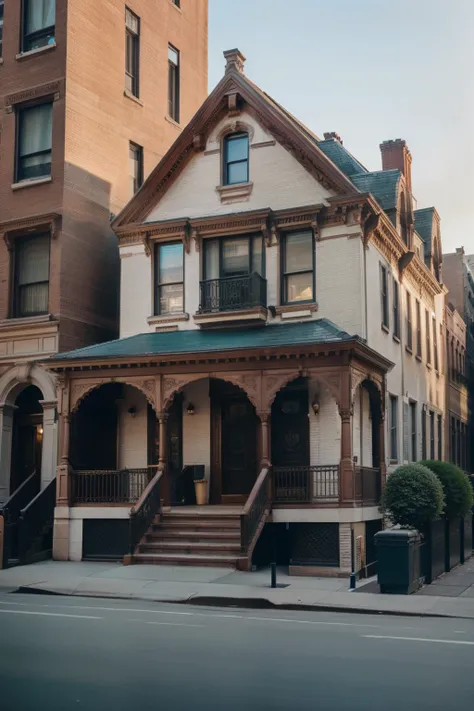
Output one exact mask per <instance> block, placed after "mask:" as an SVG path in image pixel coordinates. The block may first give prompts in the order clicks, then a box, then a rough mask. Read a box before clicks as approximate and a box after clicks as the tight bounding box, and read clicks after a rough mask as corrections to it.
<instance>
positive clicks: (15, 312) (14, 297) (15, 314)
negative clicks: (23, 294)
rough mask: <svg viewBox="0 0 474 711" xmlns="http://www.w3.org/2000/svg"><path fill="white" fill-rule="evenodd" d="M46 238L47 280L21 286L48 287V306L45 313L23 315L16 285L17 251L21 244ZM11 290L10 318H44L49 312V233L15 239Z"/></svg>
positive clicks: (18, 262)
mask: <svg viewBox="0 0 474 711" xmlns="http://www.w3.org/2000/svg"><path fill="white" fill-rule="evenodd" d="M41 237H47V238H48V279H47V280H42V281H32V282H29V283H28V284H26V285H25V284H23V285H22V287H25V286H33V285H38V284H47V285H48V306H47V308H46V310H45V311H35V312H28V313H23V312H22V311H21V309H20V304H21V299H20V291H21V288H22V287H20V285H19V283H18V272H19V266H20V258H19V249H20V247H21V245H22V244H25V243H27V242H34V241H35V240H37V239H38V238H41ZM11 273H12V289H11V301H10V314H11V318H32V317H34V316H44V315H46V314H48V313H49V312H50V308H49V299H50V283H51V234H50V233H49V232H38V233H37V234H34V235H22V236H21V237H17V238H16V239H15V243H14V249H13V260H12V271H11Z"/></svg>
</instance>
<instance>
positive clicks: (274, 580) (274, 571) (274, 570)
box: [271, 563, 277, 588]
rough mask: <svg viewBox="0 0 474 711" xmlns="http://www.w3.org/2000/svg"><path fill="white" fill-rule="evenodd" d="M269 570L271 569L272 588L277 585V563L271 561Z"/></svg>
mask: <svg viewBox="0 0 474 711" xmlns="http://www.w3.org/2000/svg"><path fill="white" fill-rule="evenodd" d="M271 571H272V585H271V586H272V588H276V586H277V564H276V563H272V565H271Z"/></svg>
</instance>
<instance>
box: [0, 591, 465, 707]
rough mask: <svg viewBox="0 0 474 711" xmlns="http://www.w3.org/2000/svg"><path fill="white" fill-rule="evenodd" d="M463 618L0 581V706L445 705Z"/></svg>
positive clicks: (453, 695)
mask: <svg viewBox="0 0 474 711" xmlns="http://www.w3.org/2000/svg"><path fill="white" fill-rule="evenodd" d="M473 698H474V622H473V621H468V620H459V619H457V620H456V619H433V618H402V617H386V616H367V615H348V614H337V613H336V614H334V613H309V612H276V611H261V610H255V611H250V610H247V611H245V610H244V611H242V610H236V609H224V610H216V609H208V608H202V607H183V606H177V605H163V604H156V603H144V602H138V601H122V600H120V601H119V600H115V601H114V600H104V599H86V598H76V597H74V598H71V597H54V596H32V595H16V594H15V595H14V594H3V595H0V709H1V711H30V710H31V711H33V710H34V711H43V709H44V710H45V711H69V710H70V709H75V710H76V711H77V710H80V709H87V711H96V710H99V709H100V710H101V711H102V710H103V709H105V710H106V711H121V710H122V709H127V711H135V709H137V711H138V710H140V711H147V710H148V709H150V710H151V709H153V710H154V711H155V710H158V709H160V710H163V711H181V710H184V709H186V711H187V710H188V709H193V711H194V710H201V709H206V711H214V709H215V710H216V711H217V710H219V711H234V709H246V710H247V711H257V710H258V711H260V710H263V709H265V710H267V709H268V710H269V711H270V710H271V711H277V710H279V709H285V710H286V709H288V710H291V711H299V710H300V709H304V710H305V711H306V710H309V709H311V710H312V711H313V710H314V709H318V711H326V710H328V711H333V710H334V711H345V710H346V709H347V710H348V711H349V710H350V711H358V710H359V709H361V710H362V709H363V710H364V711H372V710H374V711H375V709H377V711H380V709H383V711H392V709H393V710H395V709H396V710H397V711H400V709H404V710H410V709H414V710H416V711H422V710H423V709H429V710H430V711H436V710H438V709H439V710H440V711H441V710H442V711H446V709H449V710H450V711H457V709H463V711H465V710H466V709H468V708H472V703H473Z"/></svg>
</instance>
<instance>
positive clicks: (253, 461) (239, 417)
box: [221, 396, 257, 503]
mask: <svg viewBox="0 0 474 711" xmlns="http://www.w3.org/2000/svg"><path fill="white" fill-rule="evenodd" d="M221 412H222V430H221V467H222V501H223V503H225V502H226V501H227V502H229V503H230V502H235V503H240V502H245V501H246V500H247V497H248V495H249V494H250V492H251V490H252V487H253V485H254V483H255V480H256V478H257V416H256V414H255V410H254V408H253V407H252V405H251V404H250V403H249V401H248V400H247V398H246V396H243V397H233V398H229V399H225V400H224V401H223V402H222V410H221Z"/></svg>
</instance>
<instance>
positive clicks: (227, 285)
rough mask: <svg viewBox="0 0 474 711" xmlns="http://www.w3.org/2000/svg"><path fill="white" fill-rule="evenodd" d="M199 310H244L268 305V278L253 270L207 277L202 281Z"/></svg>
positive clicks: (205, 311) (211, 311)
mask: <svg viewBox="0 0 474 711" xmlns="http://www.w3.org/2000/svg"><path fill="white" fill-rule="evenodd" d="M200 290H201V298H200V307H199V311H200V313H202V314H205V313H216V312H220V311H242V310H245V309H252V308H255V307H257V306H263V307H266V305H267V280H266V279H264V278H263V277H261V276H260V274H257V272H253V273H252V274H246V275H245V276H238V277H225V278H223V279H207V280H205V281H201V283H200Z"/></svg>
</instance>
